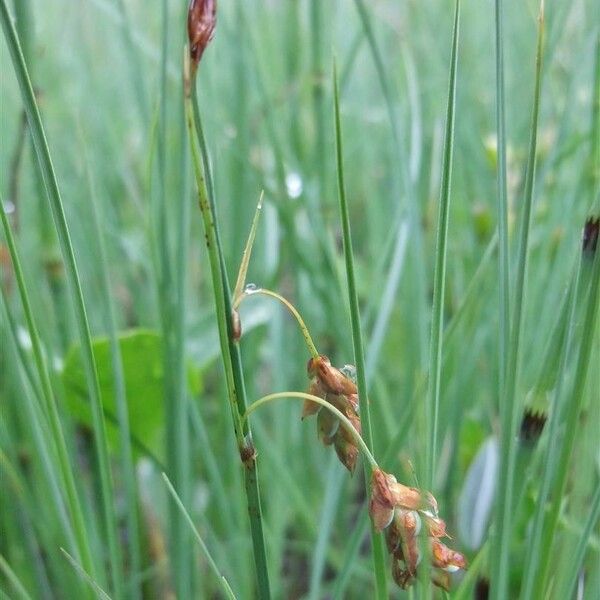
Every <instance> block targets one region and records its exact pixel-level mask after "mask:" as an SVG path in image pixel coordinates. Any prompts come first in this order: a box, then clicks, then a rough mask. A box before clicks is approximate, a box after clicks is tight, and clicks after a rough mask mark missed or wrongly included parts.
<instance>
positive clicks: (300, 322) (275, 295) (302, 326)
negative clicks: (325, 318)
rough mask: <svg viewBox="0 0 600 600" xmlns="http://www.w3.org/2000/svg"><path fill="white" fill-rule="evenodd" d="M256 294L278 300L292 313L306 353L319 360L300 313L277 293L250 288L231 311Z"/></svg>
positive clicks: (239, 297)
mask: <svg viewBox="0 0 600 600" xmlns="http://www.w3.org/2000/svg"><path fill="white" fill-rule="evenodd" d="M256 294H262V295H263V296H270V297H271V298H275V300H279V302H281V303H282V304H283V305H284V306H285V307H286V308H287V309H288V310H289V311H290V313H292V315H293V317H294V318H295V319H296V321H298V325H299V326H300V330H301V331H302V335H303V336H304V340H305V342H306V346H307V347H308V351H309V352H310V354H311V356H312V357H313V358H319V353H318V352H317V348H316V346H315V344H314V342H313V340H312V337H311V336H310V333H309V332H308V327H307V326H306V323H305V322H304V319H303V318H302V317H301V316H300V313H299V312H298V311H297V310H296V307H295V306H294V305H293V304H292V303H291V302H289V301H288V300H286V299H285V298H284V297H283V296H281V295H280V294H278V293H277V292H273V291H272V290H267V289H265V288H252V289H247V290H244V292H243V293H242V294H241V295H240V296H238V297H237V298H236V299H235V300H234V303H233V309H234V310H236V309H237V308H238V307H239V306H240V304H241V303H242V301H243V300H244V298H246V297H247V296H254V295H256Z"/></svg>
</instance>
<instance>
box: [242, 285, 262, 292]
mask: <svg viewBox="0 0 600 600" xmlns="http://www.w3.org/2000/svg"><path fill="white" fill-rule="evenodd" d="M256 292H260V288H259V287H258V286H257V285H256V284H255V283H248V284H246V287H245V288H244V294H246V295H250V294H256Z"/></svg>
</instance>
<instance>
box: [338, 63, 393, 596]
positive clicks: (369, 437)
mask: <svg viewBox="0 0 600 600" xmlns="http://www.w3.org/2000/svg"><path fill="white" fill-rule="evenodd" d="M333 96H334V125H335V149H336V164H337V179H338V197H339V202H340V216H341V221H342V231H343V238H344V258H345V262H346V277H347V279H348V299H349V302H350V318H351V324H352V343H353V346H354V361H355V364H356V380H357V387H358V397H359V402H360V406H361V411H360V416H361V421H362V430H363V435H364V438H365V443H366V446H367V448H368V449H369V450H370V451H373V429H372V425H371V410H370V407H369V395H368V390H367V377H366V369H365V356H364V352H363V341H362V329H361V325H360V313H359V309H358V293H357V291H356V275H355V269H354V254H353V252H352V234H351V231H350V216H349V213H348V203H347V200H346V186H345V183H344V159H343V148H342V127H341V122H340V99H339V88H338V80H337V69H336V65H335V62H334V65H333ZM372 467H373V465H372V463H371V464H366V463H365V478H366V480H367V481H370V479H371V472H372ZM371 541H372V544H373V566H374V569H375V582H376V587H377V590H376V593H377V598H380V599H383V598H387V578H386V569H385V551H384V547H383V536H382V535H381V533H378V532H377V531H376V530H375V527H374V526H373V523H372V522H371Z"/></svg>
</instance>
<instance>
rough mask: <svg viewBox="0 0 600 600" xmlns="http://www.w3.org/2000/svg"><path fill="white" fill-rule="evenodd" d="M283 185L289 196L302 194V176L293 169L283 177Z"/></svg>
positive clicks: (296, 196)
mask: <svg viewBox="0 0 600 600" xmlns="http://www.w3.org/2000/svg"><path fill="white" fill-rule="evenodd" d="M285 187H286V189H287V193H288V196H289V197H290V198H298V196H300V194H302V188H303V185H302V178H301V177H300V175H299V174H298V173H296V172H295V171H292V172H291V173H288V174H287V175H286V177H285Z"/></svg>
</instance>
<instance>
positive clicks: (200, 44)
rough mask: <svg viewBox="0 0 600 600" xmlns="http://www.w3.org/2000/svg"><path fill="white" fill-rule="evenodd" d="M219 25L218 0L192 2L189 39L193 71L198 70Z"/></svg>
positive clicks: (189, 15) (193, 0)
mask: <svg viewBox="0 0 600 600" xmlns="http://www.w3.org/2000/svg"><path fill="white" fill-rule="evenodd" d="M216 23H217V0H191V2H190V8H189V10H188V23H187V26H188V38H189V41H190V58H191V61H192V69H193V70H194V71H195V70H196V69H197V68H198V64H199V62H200V59H201V58H202V54H203V53H204V50H206V47H207V46H208V44H209V42H210V41H211V40H212V38H213V35H214V32H215V25H216Z"/></svg>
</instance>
